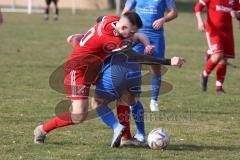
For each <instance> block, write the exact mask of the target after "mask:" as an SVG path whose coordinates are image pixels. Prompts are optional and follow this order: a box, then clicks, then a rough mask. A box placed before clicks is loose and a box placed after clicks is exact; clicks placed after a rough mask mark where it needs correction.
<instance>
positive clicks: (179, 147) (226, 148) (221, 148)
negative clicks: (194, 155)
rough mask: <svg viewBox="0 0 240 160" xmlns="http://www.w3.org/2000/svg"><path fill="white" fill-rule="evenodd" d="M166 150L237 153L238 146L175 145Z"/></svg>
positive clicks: (239, 147) (239, 148)
mask: <svg viewBox="0 0 240 160" xmlns="http://www.w3.org/2000/svg"><path fill="white" fill-rule="evenodd" d="M167 150H170V151H171V150H172V151H202V150H215V151H239V152H240V146H210V145H196V144H176V145H170V146H169V147H168V148H167Z"/></svg>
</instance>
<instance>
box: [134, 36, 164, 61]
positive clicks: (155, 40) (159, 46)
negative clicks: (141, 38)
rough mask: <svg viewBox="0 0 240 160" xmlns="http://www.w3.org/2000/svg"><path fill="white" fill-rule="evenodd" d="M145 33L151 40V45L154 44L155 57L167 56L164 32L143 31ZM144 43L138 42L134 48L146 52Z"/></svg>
mask: <svg viewBox="0 0 240 160" xmlns="http://www.w3.org/2000/svg"><path fill="white" fill-rule="evenodd" d="M143 33H145V34H146V35H147V36H148V38H149V40H150V43H151V45H154V46H155V48H154V52H153V54H152V56H153V57H156V58H165V38H164V34H163V33H162V34H152V33H151V32H143ZM144 49H145V47H144V45H143V44H142V43H139V44H137V45H136V46H135V47H134V48H133V50H134V51H136V52H138V53H141V54H144Z"/></svg>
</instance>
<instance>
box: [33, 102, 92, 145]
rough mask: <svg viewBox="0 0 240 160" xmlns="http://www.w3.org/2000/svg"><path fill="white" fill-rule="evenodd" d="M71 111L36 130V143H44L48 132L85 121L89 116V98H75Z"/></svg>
mask: <svg viewBox="0 0 240 160" xmlns="http://www.w3.org/2000/svg"><path fill="white" fill-rule="evenodd" d="M71 109H72V110H71V112H69V113H64V114H62V115H58V117H56V118H54V119H52V120H50V121H48V122H47V123H45V124H44V125H40V126H37V127H36V128H35V130H34V143H36V144H43V143H44V141H45V138H46V135H47V133H49V132H51V131H52V130H54V129H56V128H60V127H65V126H69V125H74V124H80V123H83V122H84V120H85V119H86V118H87V113H88V112H87V111H88V99H81V100H73V101H72V108H71Z"/></svg>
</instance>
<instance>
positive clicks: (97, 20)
mask: <svg viewBox="0 0 240 160" xmlns="http://www.w3.org/2000/svg"><path fill="white" fill-rule="evenodd" d="M103 17H104V16H99V17H98V18H97V19H96V22H97V23H99V22H101V21H102V19H103Z"/></svg>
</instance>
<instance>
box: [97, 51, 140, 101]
mask: <svg viewBox="0 0 240 160" xmlns="http://www.w3.org/2000/svg"><path fill="white" fill-rule="evenodd" d="M140 86H141V70H140V65H139V63H137V62H134V61H129V59H128V58H127V56H126V55H124V54H115V55H112V56H111V57H109V58H108V59H106V60H105V61H104V66H103V68H102V77H101V78H100V79H99V80H98V82H97V83H96V89H95V95H96V96H97V97H98V98H102V99H105V100H109V101H113V100H117V99H120V98H121V96H122V93H123V91H128V92H130V93H132V94H135V95H139V94H140Z"/></svg>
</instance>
